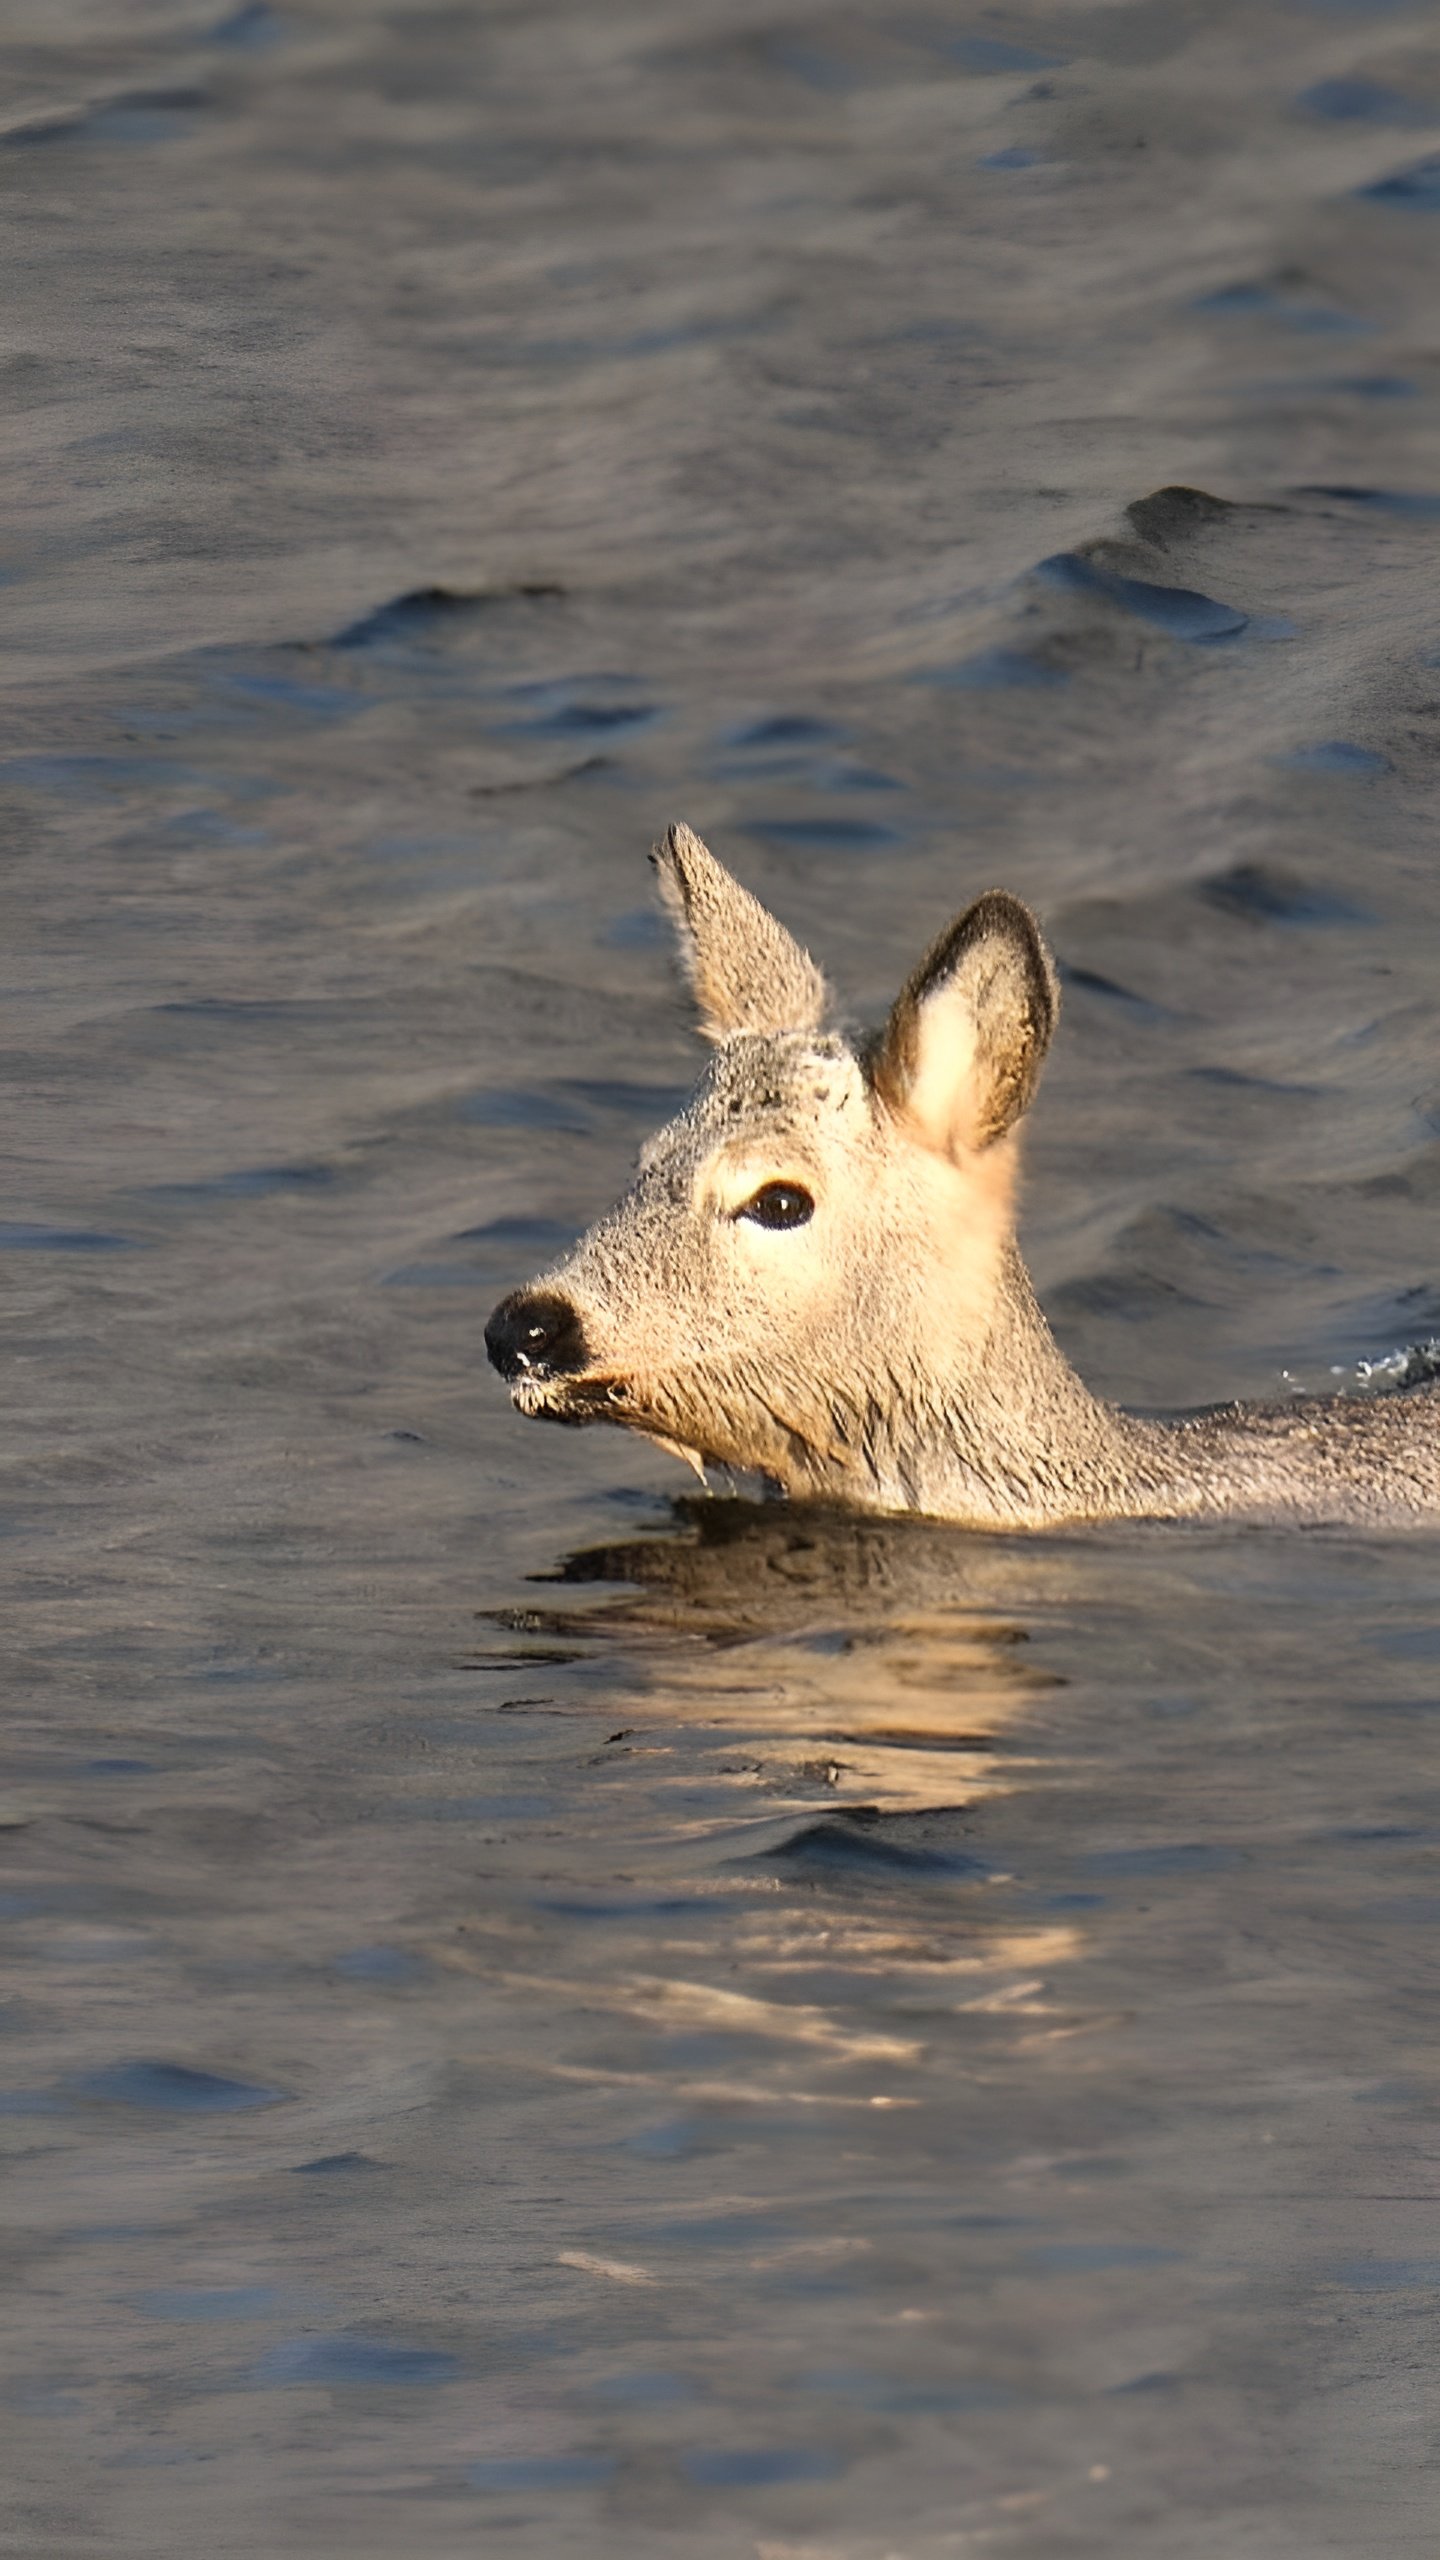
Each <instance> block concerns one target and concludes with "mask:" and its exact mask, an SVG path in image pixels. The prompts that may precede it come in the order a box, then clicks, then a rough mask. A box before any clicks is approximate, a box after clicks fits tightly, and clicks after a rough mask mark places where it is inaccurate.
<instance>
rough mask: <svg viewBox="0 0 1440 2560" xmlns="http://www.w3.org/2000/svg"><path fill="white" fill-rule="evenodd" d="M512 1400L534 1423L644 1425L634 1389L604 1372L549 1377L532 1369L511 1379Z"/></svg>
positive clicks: (640, 1426)
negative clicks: (636, 1403) (634, 1395)
mask: <svg viewBox="0 0 1440 2560" xmlns="http://www.w3.org/2000/svg"><path fill="white" fill-rule="evenodd" d="M510 1401H511V1403H512V1404H513V1405H514V1407H515V1410H516V1412H517V1413H523V1414H525V1415H527V1416H528V1418H529V1419H530V1421H532V1422H563V1423H567V1424H569V1425H570V1426H571V1427H572V1428H573V1429H579V1428H581V1427H582V1426H583V1425H584V1424H586V1423H588V1422H618V1423H621V1424H626V1423H628V1424H629V1425H630V1426H631V1428H632V1429H633V1428H637V1427H638V1428H640V1429H643V1428H644V1424H643V1422H642V1420H641V1417H640V1414H639V1412H638V1409H637V1407H636V1405H635V1402H634V1397H633V1392H632V1390H631V1388H630V1387H629V1386H628V1385H627V1384H626V1381H625V1380H624V1379H623V1378H616V1377H611V1376H608V1375H606V1374H604V1373H603V1372H596V1373H594V1374H591V1375H586V1374H584V1373H583V1372H582V1373H581V1374H580V1375H579V1376H575V1377H563V1376H562V1377H547V1376H546V1374H545V1372H544V1371H543V1370H541V1369H530V1370H527V1371H525V1372H524V1373H523V1374H522V1375H521V1376H520V1377H518V1378H512V1380H511V1382H510Z"/></svg>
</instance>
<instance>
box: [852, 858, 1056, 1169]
mask: <svg viewBox="0 0 1440 2560" xmlns="http://www.w3.org/2000/svg"><path fill="white" fill-rule="evenodd" d="M1059 1011H1060V988H1059V984H1058V981H1057V979H1056V976H1055V969H1054V964H1053V962H1052V960H1051V958H1050V954H1049V952H1048V951H1047V950H1046V948H1045V944H1044V942H1043V940H1042V939H1041V934H1040V928H1039V926H1038V925H1037V923H1036V922H1035V919H1034V917H1033V916H1032V914H1031V913H1030V910H1029V908H1028V907H1025V906H1022V905H1021V903H1020V900H1019V899H1018V898H1012V897H1011V896H1010V895H1009V894H1008V892H1007V891H1006V890H1004V889H989V890H987V891H986V893H985V895H984V897H983V898H977V899H976V901H975V904H974V905H973V907H967V908H966V910H965V913H964V914H963V915H962V916H957V918H956V920H955V922H954V923H953V924H952V925H950V926H948V927H947V929H946V931H945V932H944V933H942V934H941V936H940V939H939V941H938V942H937V943H936V944H935V945H934V946H933V948H932V949H931V950H930V951H928V952H927V953H926V955H925V958H924V959H923V960H922V961H921V963H920V966H919V968H918V969H917V970H916V971H915V974H914V976H913V977H912V978H910V979H909V981H908V982H907V984H906V985H905V986H904V987H902V989H901V991H900V993H899V995H898V996H897V998H896V1000H895V1006H894V1010H893V1011H892V1013H891V1016H890V1019H889V1021H888V1023H887V1024H886V1026H885V1030H884V1033H883V1035H882V1037H881V1039H880V1042H879V1045H878V1047H877V1048H876V1050H875V1052H874V1055H873V1057H872V1059H871V1063H870V1078H871V1083H872V1085H873V1086H874V1089H875V1092H876V1093H877V1094H878V1096H879V1098H880V1100H881V1101H882V1102H883V1103H884V1104H885V1106H886V1108H887V1109H888V1110H890V1111H892V1112H894V1114H895V1115H896V1117H897V1118H898V1119H901V1120H903V1121H904V1122H905V1123H906V1124H907V1125H908V1126H909V1128H910V1130H911V1132H912V1134H913V1135H914V1136H915V1137H916V1138H918V1139H919V1141H920V1143H921V1144H922V1145H924V1146H929V1147H934V1148H936V1149H937V1150H938V1151H939V1152H940V1153H941V1154H945V1155H953V1154H956V1153H963V1152H965V1151H967V1150H970V1151H974V1150H976V1149H978V1148H982V1147H988V1146H991V1145H993V1144H994V1142H995V1140H996V1139H997V1138H1003V1137H1004V1135H1005V1133H1006V1131H1007V1129H1013V1127H1014V1126H1015V1123H1016V1121H1017V1120H1018V1119H1019V1118H1020V1117H1021V1114H1022V1113H1023V1112H1025V1111H1026V1110H1028V1108H1029V1106H1030V1103H1031V1101H1032V1100H1033V1098H1034V1093H1035V1088H1036V1085H1037V1084H1038V1083H1039V1081H1040V1069H1041V1067H1042V1065H1043V1064H1044V1059H1045V1052H1046V1050H1047V1049H1048V1048H1049V1046H1050V1041H1051V1037H1052V1035H1053V1033H1054V1029H1055V1024H1056V1020H1057V1018H1058V1016H1059Z"/></svg>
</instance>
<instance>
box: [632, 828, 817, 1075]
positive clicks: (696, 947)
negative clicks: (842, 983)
mask: <svg viewBox="0 0 1440 2560" xmlns="http://www.w3.org/2000/svg"><path fill="white" fill-rule="evenodd" d="M650 859H651V861H652V862H653V863H654V865H655V869H656V872H657V873H658V875H659V880H660V895H661V897H662V898H663V899H664V901H665V905H666V907H667V909H668V911H669V914H670V917H671V920H672V922H673V924H674V926H675V930H676V933H677V934H678V935H679V938H680V964H681V967H682V968H683V969H684V972H685V976H686V980H687V982H688V984H689V986H690V990H691V993H692V994H693V995H694V998H695V1001H696V1003H697V1005H698V1006H699V1008H700V1028H701V1030H702V1031H703V1032H704V1034H705V1036H706V1038H707V1040H724V1039H727V1038H728V1037H729V1035H730V1033H731V1032H732V1031H818V1030H819V1028H820V1026H821V1024H822V1022H823V1021H824V1019H825V1016H826V1014H827V1012H828V1011H829V1009H830V990H829V988H828V987H827V986H826V984H825V981H824V979H823V978H822V976H821V975H820V972H819V970H818V969H817V968H816V966H815V963H814V961H813V960H812V959H811V957H810V954H809V953H808V951H802V950H801V948H800V945H799V943H798V942H796V941H794V940H792V938H791V936H790V935H789V934H788V933H787V932H786V930H785V927H784V926H783V924H777V923H776V921H775V918H774V917H773V916H772V915H771V914H770V912H769V910H768V909H767V908H765V907H762V906H761V904H760V901H759V899H758V898H752V897H751V895H750V892H749V890H748V889H742V888H741V886H740V883H739V881H738V880H732V879H731V877H730V874H729V872H728V871H727V870H726V869H725V866H724V864H723V863H720V862H717V861H716V859H715V856H714V854H713V853H711V852H710V851H709V849H708V847H707V846H705V845H703V844H702V843H701V841H700V838H699V837H698V836H697V835H692V833H691V831H690V829H689V828H688V827H671V828H670V829H669V830H668V831H667V833H666V834H665V835H663V836H662V837H661V839H660V842H659V843H658V844H657V845H656V846H655V848H654V850H653V852H652V853H651V856H650Z"/></svg>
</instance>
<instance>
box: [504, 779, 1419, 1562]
mask: <svg viewBox="0 0 1440 2560" xmlns="http://www.w3.org/2000/svg"><path fill="white" fill-rule="evenodd" d="M653 859H654V862H655V864H656V868H657V871H658V874H659V880H660V888H661V893H662V895H663V898H664V901H665V904H666V906H667V908H668V909H669V912H670V915H671V917H672V919H673V921H674V924H675V927H676V930H677V933H678V936H679V942H680V951H681V959H682V963H683V966H684V969H685V974H686V976H687V978H688V980H689V983H690V987H691V989H692V992H693V994H694V997H695V1001H696V1004H697V1006H698V1009H699V1014H700V1022H701V1028H702V1030H703V1031H704V1033H705V1035H706V1037H707V1038H708V1039H709V1040H710V1041H711V1042H712V1043H713V1046H714V1054H713V1057H712V1060H711V1063H710V1066H709V1069H708V1072H707V1073H706V1074H705V1076H704V1077H703V1079H702V1081H701V1083H700V1085H699V1088H698V1090H697V1091H696V1093H695V1095H694V1097H693V1099H692V1101H691V1102H690V1104H689V1106H688V1107H687V1108H686V1109H685V1110H684V1111H682V1112H681V1113H680V1115H679V1117H678V1118H677V1119H675V1120H672V1121H671V1122H670V1123H669V1124H668V1126H667V1127H665V1128H663V1129H661V1130H660V1131H659V1132H658V1134H657V1135H656V1136H655V1137H653V1138H652V1139H651V1140H650V1142H649V1144H648V1145H647V1146H646V1147H645V1148H644V1150H643V1152H642V1154H641V1157H640V1162H639V1167H638V1170H637V1173H636V1177H635V1181H634V1184H633V1187H632V1188H631V1190H630V1191H629V1192H628V1194H627V1195H626V1197H625V1198H624V1199H623V1200H622V1201H620V1202H619V1204H618V1205H617V1206H616V1207H615V1208H614V1209H612V1210H611V1211H610V1212H609V1214H608V1215H607V1216H605V1217H603V1218H601V1219H600V1220H599V1221H598V1222H597V1224H596V1225H595V1226H593V1227H592V1228H591V1229H590V1231H589V1233H588V1234H587V1235H585V1236H584V1237H582V1238H581V1240H580V1242H579V1243H578V1245H577V1246H576V1247H575V1249H574V1251H573V1252H572V1253H571V1254H570V1255H568V1256H567V1258H566V1259H565V1260H564V1261H563V1262H561V1263H559V1264H558V1265H557V1266H556V1267H555V1268H554V1269H553V1270H551V1271H548V1272H546V1273H545V1274H543V1275H542V1276H541V1277H540V1278H539V1279H537V1280H535V1281H533V1282H531V1283H530V1284H529V1286H528V1287H527V1288H525V1289H523V1290H519V1291H517V1292H515V1293H514V1295H513V1296H511V1297H510V1298H508V1299H506V1300H505V1301H504V1303H503V1304H502V1305H501V1306H500V1307H499V1308H497V1309H496V1311H495V1314H494V1315H493V1316H492V1318H491V1320H490V1324H489V1326H488V1327H487V1333H486V1339H487V1343H488V1345H489V1348H490V1355H491V1358H492V1360H493V1361H494V1363H495V1365H496V1366H497V1368H499V1369H500V1370H501V1371H502V1373H503V1374H504V1375H505V1377H506V1378H507V1380H508V1382H509V1384H510V1389H511V1393H512V1396H513V1398H514V1401H515V1403H516V1405H517V1406H518V1407H519V1409H520V1411H521V1412H522V1413H526V1414H531V1415H536V1416H542V1417H544V1418H546V1419H550V1420H554V1421H560V1422H593V1421H603V1422H611V1423H619V1424H623V1425H626V1426H628V1427H629V1428H630V1429H632V1430H636V1431H639V1432H642V1433H644V1434H645V1435H646V1437H648V1438H649V1439H651V1440H654V1441H658V1442H659V1444H660V1445H661V1446H662V1447H663V1448H666V1449H669V1450H671V1451H673V1452H674V1454H675V1455H676V1456H679V1457H684V1458H688V1459H689V1460H690V1462H691V1463H692V1464H693V1465H695V1466H696V1467H697V1468H699V1469H700V1470H701V1471H702V1472H703V1470H704V1468H705V1467H707V1466H711V1465H713V1466H717V1467H720V1468H723V1469H730V1470H742V1471H758V1473H759V1474H760V1475H761V1476H762V1477H764V1478H765V1479H766V1480H767V1482H768V1484H769V1485H770V1486H771V1487H773V1488H775V1489H777V1490H779V1491H782V1492H784V1493H786V1494H789V1495H791V1496H792V1497H798V1498H806V1497H808V1498H811V1499H821V1500H826V1501H832V1502H839V1503H843V1504H848V1505H851V1506H854V1507H856V1508H859V1509H862V1510H866V1511H880V1512H922V1513H927V1514H929V1515H930V1516H932V1517H934V1518H938V1519H942V1520H953V1521H963V1522H967V1523H969V1524H971V1525H974V1526H985V1527H990V1528H1007V1529H1014V1528H1040V1527H1046V1526H1053V1525H1058V1524H1060V1523H1064V1522H1075V1521H1083V1520H1096V1519H1118V1518H1197V1517H1200V1518H1203V1517H1221V1516H1236V1515H1244V1516H1248V1517H1255V1518H1270V1519H1277V1518H1286V1519H1293V1520H1302V1521H1308V1522H1320V1521H1334V1522H1351V1523H1355V1524H1391V1525H1397V1524H1404V1523H1413V1522H1419V1521H1423V1520H1427V1519H1429V1520H1436V1521H1440V1385H1431V1386H1422V1387H1417V1388H1414V1389H1412V1390H1409V1391H1408V1392H1404V1393H1392V1394H1386V1395H1369V1396H1364V1397H1361V1396H1355V1397H1344V1396H1327V1397H1317V1398H1296V1399H1292V1400H1289V1401H1287V1402H1285V1403H1283V1404H1277V1405H1228V1406H1225V1407H1222V1408H1219V1409H1213V1410H1206V1411H1204V1412H1199V1413H1195V1414H1191V1415H1187V1416H1185V1417H1183V1418H1181V1419H1180V1420H1178V1421H1168V1422H1162V1421H1156V1420H1152V1419H1149V1418H1145V1417H1141V1416H1138V1415H1134V1414H1129V1413H1124V1412H1121V1411H1119V1410H1117V1409H1116V1408H1115V1407H1113V1406H1111V1405H1108V1404H1105V1403H1103V1402H1101V1401H1100V1399H1099V1398H1097V1397H1096V1396H1093V1395H1092V1394H1091V1393H1090V1392H1089V1390H1088V1388H1086V1387H1085V1386H1084V1385H1083V1384H1082V1382H1081V1380H1080V1378H1079V1377H1078V1376H1077V1375H1076V1373H1075V1371H1074V1370H1073V1369H1072V1368H1071V1367H1070V1364H1069V1362H1068V1361H1067V1360H1066V1359H1065V1357H1064V1355H1063V1354H1062V1352H1061V1351H1060V1349H1059V1346H1058V1344H1057V1343H1056V1341H1055V1339H1054V1336H1053V1335H1052V1333H1051V1331H1050V1328H1049V1326H1048V1325H1047V1323H1046V1321H1045V1318H1044V1316H1043V1315H1042V1313H1041V1311H1040V1308H1039V1306H1038V1304H1037V1302H1036V1299H1035V1295H1034V1292H1033V1290H1032V1288H1031V1285H1030V1281H1029V1278H1028V1276H1027V1274H1026V1271H1025V1268H1024V1265H1023V1263H1022V1261H1021V1259H1020V1254H1019V1251H1018V1248H1017V1245H1016V1240H1015V1197H1016V1179H1017V1170H1018V1152H1019V1135H1020V1123H1021V1121H1022V1119H1023V1116H1024V1113H1025V1111H1026V1109H1027V1108H1028V1106H1029V1103H1030V1101H1031V1098H1032V1096H1033V1094H1034V1091H1035V1087H1036V1084H1037V1082H1038V1080H1039V1075H1040V1070H1041V1067H1042V1065H1043V1062H1044V1058H1045V1053H1046V1050H1047V1049H1048V1047H1049V1045H1050V1041H1051V1038H1052V1036H1053V1033H1054V1029H1055V1024H1056V1019H1057V1016H1058V1012H1059V991H1058V987H1057V983H1056V978H1055V971H1054V968H1053V965H1052V963H1051V960H1050V956H1049V953H1048V952H1047V950H1046V948H1045V944H1044V942H1043V940H1042V938H1041V935H1040V931H1039V928H1038V926H1037V924H1036V922H1035V919H1034V917H1033V916H1032V915H1031V914H1030V912H1029V910H1028V909H1027V908H1026V907H1024V906H1022V905H1021V903H1020V901H1019V899H1017V898H1013V897H1010V896H1009V895H1007V894H1006V893H1005V892H1004V891H1002V890H992V891H989V892H988V893H987V894H986V895H985V896H983V897H981V898H978V899H977V900H976V901H975V903H974V904H973V906H970V907H969V908H967V909H966V911H965V913H964V914H963V915H961V916H960V917H958V918H957V919H956V921H955V922H954V923H953V924H951V925H950V926H949V927H948V929H947V930H946V931H945V932H944V933H943V934H942V935H941V936H940V939H939V940H938V942H936V943H935V944H934V946H933V948H932V949H931V950H930V951H929V952H928V953H927V955H926V957H925V958H924V959H923V960H922V961H921V963H920V966H919V968H918V969H917V970H916V971H915V973H914V975H913V976H912V977H911V978H910V979H909V980H908V982H907V984H906V985H905V986H904V987H903V988H902V990H901V992H900V995H899V996H898V998H897V1000H896V1002H895V1005H894V1008H893V1010H892V1012H891V1014H890V1018H889V1021H888V1022H887V1023H886V1025H885V1027H884V1029H883V1030H882V1031H881V1032H880V1033H879V1034H878V1035H876V1036H875V1037H873V1038H871V1039H868V1040H860V1041H852V1040H850V1039H848V1038H846V1037H845V1036H843V1035H842V1034H841V1033H840V1032H839V1031H838V1030H836V1029H834V1028H830V1027H827V1026H829V1025H830V1024H831V1022H832V1019H833V1008H832V1000H831V997H830V993H829V990H828V988H827V986H826V983H825V980H824V978H823V977H822V975H821V973H820V971H819V969H818V968H817V967H816V965H815V963H814V961H813V960H811V958H810V957H809V955H808V953H806V952H804V951H802V950H801V948H800V946H799V945H798V943H796V942H795V941H794V940H792V938H791V936H790V935H789V934H788V933H787V932H786V930H785V928H784V927H783V926H782V925H781V924H779V923H778V922H777V921H776V919H775V918H774V917H773V916H772V915H770V914H769V913H768V912H767V911H766V909H765V908H764V907H762V906H761V905H760V904H759V902H758V901H757V900H756V899H755V898H753V897H752V896H751V895H750V893H749V891H748V890H746V889H744V888H742V887H741V885H740V884H739V882H738V881H736V880H734V879H732V877H731V876H730V874H729V872H728V871H726V870H725V869H724V868H723V866H722V865H721V864H720V863H719V862H717V861H716V860H715V858H714V856H713V855H712V854H711V853H710V852H709V851H708V850H707V848H706V847H705V846H704V845H703V844H702V843H701V842H700V839H699V838H698V836H695V835H693V834H692V833H691V832H690V830H689V828H688V827H682V826H677V827H672V828H671V830H670V831H669V833H668V835H667V836H666V837H665V838H664V840H663V841H662V842H661V843H660V844H659V845H657V847H656V848H655V852H654V856H653Z"/></svg>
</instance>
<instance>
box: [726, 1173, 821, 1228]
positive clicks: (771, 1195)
mask: <svg viewBox="0 0 1440 2560" xmlns="http://www.w3.org/2000/svg"><path fill="white" fill-rule="evenodd" d="M740 1215H741V1217H742V1218H753V1219H754V1221H755V1224H756V1226H757V1227H803V1226H804V1225H805V1224H806V1222H807V1220H809V1219H811V1218H813V1217H814V1215H815V1203H814V1201H813V1200H812V1199H811V1197H810V1194H809V1192H808V1191H806V1190H805V1189H804V1188H803V1187H802V1185H801V1184H800V1183H798V1182H764V1183H762V1184H761V1186H760V1189H759V1190H758V1191H757V1192H756V1194H755V1197H754V1199H753V1200H747V1201H746V1203H745V1206H744V1208H743V1209H742V1210H741V1211H740Z"/></svg>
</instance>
